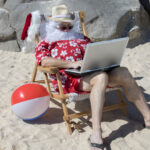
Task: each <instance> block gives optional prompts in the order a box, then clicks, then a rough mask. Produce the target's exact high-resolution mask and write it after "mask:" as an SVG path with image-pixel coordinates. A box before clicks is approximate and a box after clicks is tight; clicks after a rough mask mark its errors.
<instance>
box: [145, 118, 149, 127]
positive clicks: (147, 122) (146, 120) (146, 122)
mask: <svg viewBox="0 0 150 150" xmlns="http://www.w3.org/2000/svg"><path fill="white" fill-rule="evenodd" d="M144 122H145V127H150V119H144Z"/></svg>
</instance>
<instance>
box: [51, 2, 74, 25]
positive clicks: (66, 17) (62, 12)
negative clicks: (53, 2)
mask: <svg viewBox="0 0 150 150" xmlns="http://www.w3.org/2000/svg"><path fill="white" fill-rule="evenodd" d="M49 19H50V20H52V21H60V22H72V21H73V20H74V15H73V14H71V13H70V12H69V10H68V8H67V6H66V5H58V6H54V7H52V16H50V17H49Z"/></svg>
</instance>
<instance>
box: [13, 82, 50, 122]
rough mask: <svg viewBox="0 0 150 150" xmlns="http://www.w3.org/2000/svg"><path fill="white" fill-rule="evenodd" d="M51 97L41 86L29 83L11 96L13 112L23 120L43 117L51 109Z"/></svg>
mask: <svg viewBox="0 0 150 150" xmlns="http://www.w3.org/2000/svg"><path fill="white" fill-rule="evenodd" d="M49 100H50V96H49V93H48V91H47V90H46V88H45V87H44V86H42V85H40V84H35V83H29V84H24V85H22V86H20V87H18V88H17V89H16V90H15V91H14V92H13V94H12V96H11V107H12V110H13V112H14V113H15V114H16V115H17V116H18V117H19V118H21V119H23V120H34V119H37V118H39V117H41V116H42V115H43V114H44V113H45V112H46V111H47V110H48V107H49Z"/></svg>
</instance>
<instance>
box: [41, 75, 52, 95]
mask: <svg viewBox="0 0 150 150" xmlns="http://www.w3.org/2000/svg"><path fill="white" fill-rule="evenodd" d="M43 74H44V80H45V83H46V87H47V90H48V92H49V94H50V96H51V90H50V85H49V81H48V76H47V73H43Z"/></svg>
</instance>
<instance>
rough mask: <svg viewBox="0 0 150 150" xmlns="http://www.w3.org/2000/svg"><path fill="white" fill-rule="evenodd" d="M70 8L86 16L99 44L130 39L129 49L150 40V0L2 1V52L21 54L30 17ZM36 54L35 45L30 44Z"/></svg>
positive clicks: (87, 22)
mask: <svg viewBox="0 0 150 150" xmlns="http://www.w3.org/2000/svg"><path fill="white" fill-rule="evenodd" d="M58 4H66V5H67V6H69V8H70V10H73V11H74V10H83V11H85V12H86V15H87V17H86V19H85V23H86V27H87V30H88V34H89V37H90V38H92V39H93V40H95V41H101V40H106V39H112V38H117V37H124V36H129V38H130V42H129V45H128V47H135V46H136V45H138V44H139V43H144V42H147V41H149V39H150V18H149V14H150V4H149V0H0V49H2V50H7V51H21V49H22V47H23V46H24V45H25V44H26V43H25V42H23V41H21V40H20V37H21V32H22V29H23V26H24V23H25V19H26V16H27V14H28V13H30V12H31V11H34V10H40V11H41V12H42V13H47V12H48V13H50V12H51V8H52V6H54V5H58ZM28 49H29V51H33V49H34V44H33V43H32V44H29V46H28Z"/></svg>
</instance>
